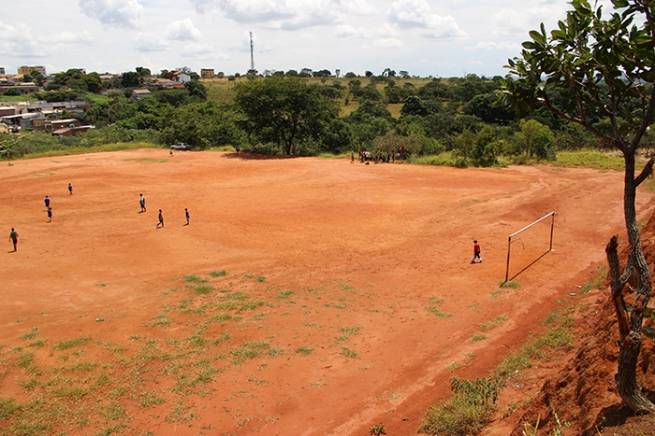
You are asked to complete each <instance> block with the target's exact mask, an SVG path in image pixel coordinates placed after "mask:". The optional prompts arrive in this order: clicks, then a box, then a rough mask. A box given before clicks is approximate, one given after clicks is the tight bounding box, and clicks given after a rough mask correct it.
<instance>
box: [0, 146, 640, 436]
mask: <svg viewBox="0 0 655 436" xmlns="http://www.w3.org/2000/svg"><path fill="white" fill-rule="evenodd" d="M621 179H622V176H621V175H620V174H618V173H614V172H597V171H593V170H568V169H557V168H550V167H536V168H535V167H512V168H508V169H489V170H480V169H468V170H458V169H453V168H435V167H418V166H409V165H368V166H364V165H360V164H354V165H351V164H350V163H349V161H346V160H321V159H311V158H308V159H293V160H286V159H280V160H276V159H270V160H269V159H267V160H243V159H237V158H230V157H228V156H226V155H222V154H218V153H186V154H185V153H178V154H176V155H175V156H174V157H173V158H169V157H168V155H167V153H166V152H165V151H157V150H144V151H129V152H117V153H107V154H104V153H103V154H94V155H82V156H71V157H58V158H46V159H38V160H29V161H19V162H16V163H14V165H13V166H2V167H0V183H1V184H2V187H3V189H2V190H0V229H3V230H2V231H3V232H6V233H7V234H8V231H9V228H10V227H16V229H17V230H18V232H19V234H20V245H19V252H18V253H15V254H8V253H6V250H5V251H4V252H2V253H0V265H2V268H0V283H2V294H3V303H2V305H0V343H1V344H3V345H7V346H10V347H11V346H14V347H15V346H16V344H19V343H20V340H19V339H18V337H19V336H20V335H21V334H22V333H23V332H25V331H27V330H29V329H31V328H34V327H37V328H38V329H39V332H40V334H41V335H42V336H43V337H47V338H48V344H54V343H56V342H57V341H61V340H63V339H67V338H71V337H76V336H89V337H91V338H93V339H94V340H96V341H105V342H107V341H112V342H115V343H119V344H127V343H129V338H130V337H134V336H135V335H137V336H138V335H142V336H145V335H148V336H149V337H154V338H159V339H162V340H165V339H166V338H167V337H172V336H175V334H176V333H175V332H176V331H177V330H176V329H177V328H178V327H176V325H175V324H174V323H173V325H171V326H167V327H166V328H160V329H153V328H152V327H150V326H149V324H148V323H149V321H150V320H152V319H153V317H156V316H157V315H158V314H159V313H161V311H162V308H163V307H165V306H167V305H168V306H173V305H176V304H179V303H180V294H179V293H180V292H186V291H183V290H182V291H177V294H176V293H175V292H166V291H167V290H170V289H171V288H175V287H178V288H179V287H180V286H184V285H183V284H182V285H180V283H179V280H180V279H179V278H180V277H181V276H183V275H188V274H205V273H207V272H208V271H211V270H215V269H225V270H227V271H228V272H229V279H225V280H226V281H225V282H220V281H219V282H217V284H216V286H218V287H220V286H224V287H230V289H231V290H239V291H240V292H243V293H244V294H247V295H248V296H249V297H251V298H257V299H258V301H262V302H263V303H262V306H261V307H260V308H259V309H257V310H259V312H253V313H252V314H251V313H247V314H245V315H243V316H242V318H241V320H239V321H237V322H234V323H232V324H228V325H227V326H226V327H224V328H223V327H221V329H223V330H225V332H229V333H230V335H231V336H230V337H231V339H230V341H228V343H227V344H226V345H225V346H226V347H232V348H226V350H232V351H227V353H232V354H231V355H232V356H234V355H235V354H234V353H233V351H234V350H235V347H238V346H240V344H242V343H244V342H246V341H254V340H265V341H267V343H270V344H274V345H275V346H276V347H277V348H278V349H279V350H280V353H279V354H277V353H271V356H269V357H267V358H265V359H263V360H262V359H253V360H252V361H248V362H245V363H243V364H241V363H240V364H239V365H236V364H232V365H224V366H225V368H228V369H227V370H225V372H223V373H221V374H219V375H217V376H216V377H215V378H213V379H212V380H211V381H210V382H208V384H207V388H208V389H209V390H210V392H211V395H208V396H205V397H203V396H197V395H196V396H189V397H187V398H186V400H188V401H189V407H190V408H192V409H193V410H194V418H193V420H192V421H190V422H185V423H184V424H180V423H179V422H171V420H166V419H164V417H163V416H164V415H165V413H166V412H165V409H166V408H167V407H168V408H169V409H170V408H172V407H173V405H174V401H175V400H174V396H173V394H171V393H170V392H169V391H168V390H167V389H164V388H163V386H166V383H165V381H162V382H161V383H159V385H158V386H159V391H160V392H161V395H162V397H163V398H164V399H165V400H166V403H165V404H164V405H162V406H159V407H160V408H159V409H156V411H155V412H156V413H155V412H153V411H152V410H150V409H148V410H146V411H144V410H140V409H138V408H132V407H131V406H130V405H129V400H127V399H126V400H121V404H124V405H125V407H126V408H127V409H128V410H129V411H130V420H129V423H128V424H126V425H129V428H131V429H138V430H140V432H142V431H146V430H150V431H153V432H155V433H156V434H166V433H170V432H172V431H176V432H178V433H188V434H196V433H199V432H203V431H204V432H206V433H210V434H212V433H213V434H216V433H221V432H225V433H228V434H231V433H237V434H243V433H249V432H257V431H260V432H263V433H266V434H280V435H288V434H317V435H318V434H321V435H322V434H330V433H332V434H366V433H367V428H368V427H367V426H368V425H370V423H371V422H382V423H384V424H385V426H386V427H387V429H393V430H394V431H393V432H392V433H390V434H400V433H406V432H409V433H411V432H415V430H416V428H417V426H418V423H419V421H420V418H421V415H422V413H423V412H424V410H425V407H427V405H429V404H431V403H432V402H433V401H435V400H437V399H439V398H443V397H445V396H446V395H447V394H448V390H449V387H448V381H449V379H450V377H451V376H452V375H453V371H454V370H455V369H456V371H457V372H458V373H463V374H475V373H476V372H483V371H486V370H488V369H490V368H491V367H492V366H493V365H494V364H495V363H497V361H498V360H500V359H501V358H502V357H503V356H504V355H505V354H506V353H507V350H508V349H509V348H511V347H513V346H515V345H516V344H517V342H518V341H520V340H521V339H524V338H525V337H526V335H527V334H528V333H529V329H530V327H531V325H532V323H534V322H535V320H537V319H539V318H538V316H541V315H542V314H545V313H547V311H548V309H549V307H552V305H553V304H554V301H555V300H556V299H557V298H558V296H559V295H563V294H564V293H565V289H564V288H562V287H560V286H559V284H563V283H567V282H568V281H569V280H570V279H571V278H573V277H575V276H576V274H577V273H578V272H579V271H581V270H583V269H585V268H587V267H588V266H589V265H590V264H591V263H593V262H596V261H599V260H601V259H602V257H603V246H604V243H605V242H606V239H607V236H608V235H609V234H611V233H612V232H613V231H616V230H617V229H620V224H621V203H620V199H621V192H622V189H621ZM69 181H71V182H73V184H74V186H75V194H74V195H72V196H68V195H67V193H66V184H67V183H68V182H69ZM141 192H143V193H144V194H145V196H146V199H147V205H148V212H147V213H146V214H138V213H137V212H138V195H139V193H141ZM45 194H49V195H50V196H51V197H52V201H53V209H54V221H53V222H52V223H46V222H45V221H46V220H45V218H46V217H45V212H44V211H43V207H42V206H43V203H42V198H43V196H44V195H45ZM651 200H652V195H651V194H650V193H645V192H644V193H642V194H641V196H640V204H641V205H642V207H644V205H645V204H646V203H650V201H651ZM185 207H188V208H189V209H190V211H191V226H188V227H185V226H183V209H184V208H185ZM159 208H161V209H163V210H164V215H165V219H166V227H165V228H164V229H163V230H155V224H156V210H157V209H159ZM550 210H557V211H558V217H557V221H556V223H557V226H556V240H555V251H554V252H553V253H551V254H550V255H548V256H546V257H544V258H543V259H542V261H540V262H539V263H538V264H537V265H536V266H535V267H534V268H532V269H530V270H528V271H527V272H525V273H524V274H522V275H521V276H520V277H518V279H517V280H518V282H520V284H521V288H520V289H518V290H516V289H510V290H503V291H502V292H500V291H498V283H499V281H500V280H501V279H502V278H503V275H504V267H505V254H506V243H507V234H508V233H510V232H511V231H513V230H516V229H518V228H520V227H522V226H523V225H525V224H526V223H528V222H530V221H532V220H534V219H535V218H537V217H539V216H541V215H542V214H543V213H545V212H548V211H550ZM474 238H477V239H479V240H480V241H481V243H482V248H483V250H484V251H483V254H484V259H485V261H484V263H482V264H480V265H470V264H469V263H468V261H469V260H470V252H471V241H472V239H474ZM8 244H9V242H8V241H7V250H9V249H10V247H9V245H8ZM521 256H527V254H521V252H520V251H519V252H518V254H517V258H519V260H520V261H521V262H523V261H529V258H528V257H521ZM517 266H518V264H517ZM257 275H261V276H262V277H265V279H262V280H261V281H259V280H258V279H256V277H257ZM253 277H255V279H253ZM222 283H224V284H222ZM187 297H188V296H187ZM199 298H200V297H199ZM203 298H204V297H203ZM206 298H209V297H206ZM198 301H200V300H198ZM180 319H182V318H180ZM97 320H99V321H97ZM184 320H185V321H184V323H181V324H180V326H179V328H180V329H184V328H187V327H189V326H191V325H192V321H189V320H188V319H187V318H184ZM494 320H496V321H497V322H496V323H495V324H494V323H491V324H490V325H492V327H491V328H489V329H488V330H487V331H484V332H481V327H480V324H481V323H485V322H489V321H494ZM180 331H181V330H180ZM221 331H222V330H221ZM476 334H483V335H484V336H485V340H481V341H479V342H472V341H471V340H470V339H471V337H472V336H473V335H476ZM344 337H345V339H344ZM303 347H304V348H307V349H309V348H311V350H312V351H311V352H308V353H303V352H299V351H298V350H299V349H300V348H303ZM46 348H47V347H46ZM344 349H347V350H348V351H350V352H351V353H350V354H349V353H348V352H347V351H344ZM46 351H47V350H45V349H44V350H43V351H39V352H37V353H36V358H37V360H40V359H42V360H43V361H44V363H43V364H44V365H45V364H46V363H45V362H50V360H52V359H50V360H48V359H49V358H48V356H49V355H48V353H47V352H46ZM91 354H93V353H91ZM273 354H276V355H275V356H273ZM50 355H52V353H51V354H50ZM220 355H221V354H220V353H218V354H217V356H220ZM217 359H218V357H217ZM217 361H218V360H217ZM48 364H52V365H54V363H51V362H50V363H48ZM225 368H222V369H221V370H224V369H225ZM21 374H22V373H21V372H20V371H17V370H8V371H5V372H4V376H0V392H3V395H5V393H6V395H13V396H15V397H16V398H18V399H22V400H25V399H29V397H30V395H31V394H30V393H29V392H25V391H24V389H21V388H20V385H19V381H20V380H21V377H22V375H21ZM148 380H149V379H146V381H145V382H144V383H146V384H147V383H149V381H148ZM253 380H254V381H253ZM166 410H167V409H166Z"/></svg>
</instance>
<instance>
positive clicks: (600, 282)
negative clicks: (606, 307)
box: [580, 266, 607, 294]
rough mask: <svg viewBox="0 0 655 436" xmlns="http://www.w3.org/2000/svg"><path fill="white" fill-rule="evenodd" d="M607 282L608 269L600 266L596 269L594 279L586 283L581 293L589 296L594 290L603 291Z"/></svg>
mask: <svg viewBox="0 0 655 436" xmlns="http://www.w3.org/2000/svg"><path fill="white" fill-rule="evenodd" d="M606 280H607V267H606V266H600V267H598V268H597V269H596V271H595V273H594V275H593V277H592V278H591V280H589V281H588V282H587V283H585V284H584V285H583V286H582V288H581V289H580V292H581V293H582V294H588V293H589V292H590V291H592V290H593V289H601V288H603V287H604V286H605V281H606Z"/></svg>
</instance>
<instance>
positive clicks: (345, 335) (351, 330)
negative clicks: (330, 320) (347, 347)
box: [337, 326, 362, 342]
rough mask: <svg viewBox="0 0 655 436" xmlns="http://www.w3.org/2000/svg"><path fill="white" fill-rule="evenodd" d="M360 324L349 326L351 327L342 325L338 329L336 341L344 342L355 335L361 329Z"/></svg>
mask: <svg viewBox="0 0 655 436" xmlns="http://www.w3.org/2000/svg"><path fill="white" fill-rule="evenodd" d="M361 329H362V328H361V327H360V326H351V327H342V328H341V329H339V331H340V332H341V336H339V337H337V342H345V341H347V340H348V339H350V338H351V337H352V336H355V335H356V334H358V333H359V332H360V331H361Z"/></svg>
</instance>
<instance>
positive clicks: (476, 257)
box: [471, 241, 482, 263]
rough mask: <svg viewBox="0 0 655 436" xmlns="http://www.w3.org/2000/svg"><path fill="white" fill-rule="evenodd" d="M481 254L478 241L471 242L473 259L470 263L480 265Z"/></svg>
mask: <svg viewBox="0 0 655 436" xmlns="http://www.w3.org/2000/svg"><path fill="white" fill-rule="evenodd" d="M481 252H482V251H481V250H480V244H478V241H473V258H472V259H471V263H482V254H481Z"/></svg>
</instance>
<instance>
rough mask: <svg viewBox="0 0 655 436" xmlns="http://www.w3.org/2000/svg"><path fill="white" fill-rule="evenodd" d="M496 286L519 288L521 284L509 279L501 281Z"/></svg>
mask: <svg viewBox="0 0 655 436" xmlns="http://www.w3.org/2000/svg"><path fill="white" fill-rule="evenodd" d="M498 286H499V287H500V288H502V289H521V284H520V283H519V282H516V281H512V280H509V281H507V282H505V281H501V282H500V283H498Z"/></svg>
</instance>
